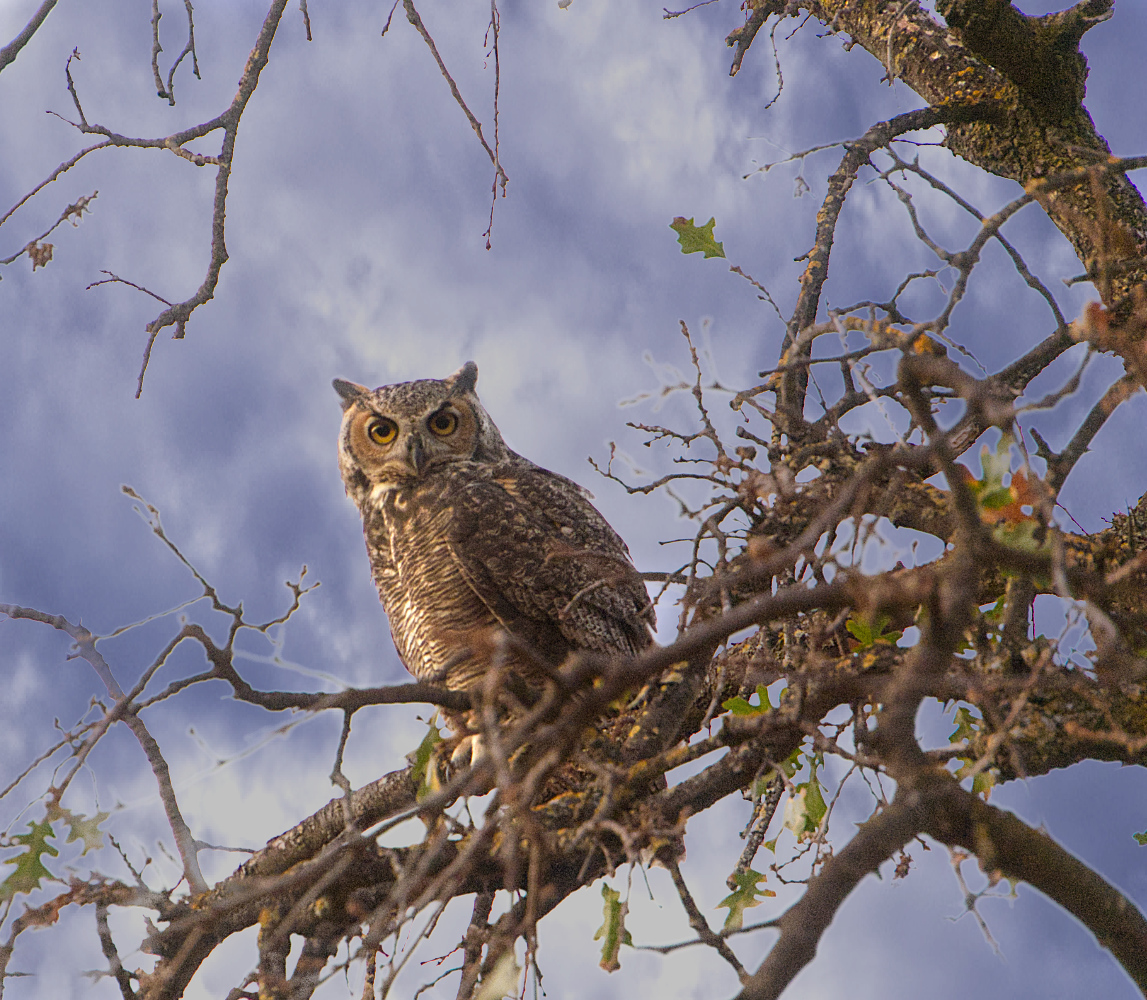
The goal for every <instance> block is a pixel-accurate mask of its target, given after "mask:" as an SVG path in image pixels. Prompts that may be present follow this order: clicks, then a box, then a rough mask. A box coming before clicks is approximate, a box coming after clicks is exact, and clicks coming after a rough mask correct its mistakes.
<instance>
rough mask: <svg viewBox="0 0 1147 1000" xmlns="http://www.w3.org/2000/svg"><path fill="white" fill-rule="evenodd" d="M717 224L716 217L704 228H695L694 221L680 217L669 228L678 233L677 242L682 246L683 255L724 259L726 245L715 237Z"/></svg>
mask: <svg viewBox="0 0 1147 1000" xmlns="http://www.w3.org/2000/svg"><path fill="white" fill-rule="evenodd" d="M716 224H717V218H716V216H714V217H713V218H712V219H710V220H709V221H708V222H706V223H705V225H703V226H695V225H693V220H692V219H686V218H685V217H684V216H681V215H679V216H677V218H675V219H674V220H673V221H672V222H671V223H669V228H670V229H672V230H674V231H675V232H676V233H677V242H678V243H680V244H681V252H682V253H703V254H704V255H705V256H706V257H724V256H725V244H723V243H718V242H717V241H716V239H714V237H713V227H714V226H715V225H716Z"/></svg>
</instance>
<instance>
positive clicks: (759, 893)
mask: <svg viewBox="0 0 1147 1000" xmlns="http://www.w3.org/2000/svg"><path fill="white" fill-rule="evenodd" d="M774 843H775V842H774ZM729 878H730V880H731V881H732V882H733V884H734V885H736V887H737V888H736V889H734V890H733V891H732V892H731V893H729V895H728V896H726V897H725V898H724V899H722V900H721V902H719V903H718V904H717V909H718V910H719V909H721V908H722V907H727V908H728V910H729V915H728V916H727V917H725V930H727V931H739V930H740V929H741V928H742V927H744V925H745V911H746V910H748V909H751V908H752V907H754V906H760V905H761V901H762V900H763V899H766V898H767V897H769V896H775V895H776V893H775V892H773V890H772V889H758V888H757V886H758V885H759V884H760V883H761V882H763V881H764V880H765V876H764V875H762V874H761V873H760V872H755V871H753V869H752V868H750V869H748V871H743V872H733V874H732V875H730V876H729Z"/></svg>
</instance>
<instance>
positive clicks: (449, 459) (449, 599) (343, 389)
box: [334, 361, 654, 690]
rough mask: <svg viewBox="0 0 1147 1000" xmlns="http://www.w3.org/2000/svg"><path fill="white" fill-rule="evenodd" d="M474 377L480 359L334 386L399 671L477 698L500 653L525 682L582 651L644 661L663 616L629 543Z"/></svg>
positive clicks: (348, 477)
mask: <svg viewBox="0 0 1147 1000" xmlns="http://www.w3.org/2000/svg"><path fill="white" fill-rule="evenodd" d="M477 381H478V367H477V365H475V364H474V363H473V362H472V361H471V362H467V363H466V364H465V365H463V366H462V368H460V369H459V370H458V371H457V372H455V373H454V374H453V375H451V376H450V377H449V378H445V379H422V380H419V381H417V382H401V383H398V384H397V385H384V386H381V387H380V388H378V389H373V390H372V389H368V388H366V387H365V386H361V385H356V384H354V383H353V382H346V381H344V380H342V379H336V380H335V381H334V387H335V389H336V390H337V392H338V394H339V396H340V397H342V406H343V419H342V428H341V430H340V432H339V448H338V460H339V469H340V471H341V472H342V478H343V483H344V484H345V485H346V492H347V495H348V496H349V497H350V498H351V499H352V500H353V501H354V502H355V505H356V506H357V507H358V509H359V513H360V514H361V515H362V527H363V534H364V536H365V537H366V549H367V554H368V555H369V557H370V568H371V573H372V575H373V577H374V582H375V584H376V585H377V587H378V594H379V597H380V598H381V600H382V605H383V607H384V609H385V610H386V615H387V618H388V619H389V621H390V630H391V634H392V635H393V637H394V644H395V646H396V647H397V649H398V655H399V656H400V657H401V659H402V662H403V664H404V665H405V666H406V668H407V670H409V671H410V673H412V674H413V675H414V676H415V677H416V678H418V679H419V680H423V681H430V682H434V683H440V684H444V685H445V686H446V687H448V688H450V689H453V690H472V689H474V688H476V687H479V686H480V685H481V684H482V682H483V680H484V678H485V677H486V675H487V673H488V671H489V670H490V669H491V666H492V658H493V656H494V655H495V653H494V651H495V650H499V651H500V652H498V653H497V654H496V655H498V656H501V657H504V658H505V657H509V658H510V660H509V661H507V660H506V659H503V660H501V661H500V662H502V663H506V662H509V667H510V671H511V673H516V674H517V676H519V677H524V678H525V679H526V681H527V682H528V681H529V679H530V675H531V670H532V671H533V674H534V679H535V681H536V680H537V672H538V669H539V668H538V667H537V663H538V662H541V663H543V664H546V665H548V666H549V667H556V666H558V665H560V664H561V663H562V661H563V660H564V659H565V658H566V657H567V656H568V655H569V654H570V653H572V652H575V651H577V650H591V651H593V652H598V653H606V654H609V653H625V654H634V653H637V652H639V651H641V650H642V649H645V648H646V647H647V646H649V645H650V644H651V643H652V641H653V640H652V635H651V629H652V627H653V625H654V615H653V610H652V607H651V605H650V601H649V597H648V595H647V593H646V590H645V585H644V583H643V582H642V580H641V577H640V576H639V575H638V573H637V571H636V570H635V569H634V567H633V563H632V562H631V561H630V558H629V550H628V549H627V548H626V545H625V543H624V542H623V541H622V540H621V538H619V537H618V535H617V532H615V531H614V530H613V529H612V528H611V527H610V526H609V524H608V523H607V522H606V520H605V518H604V517H602V516H601V514H600V513H599V512H598V511H597V509H596V508H595V507H594V506H593V504H591V503H590V501H589V499H588V494H587V493H586V491H585V490H583V489H581V488H580V487H579V486H577V485H576V484H575V483H573V482H572V481H571V480H569V479H566V478H565V477H564V476H559V475H558V474H557V473H554V472H549V471H547V470H546V469H543V468H541V467H540V466H537V465H535V464H534V463H533V462H531V461H529V460H528V459H526V458H523V457H522V456H521V455H518V454H517V453H515V452H513V451H511V450H510V449H509V448H508V447H507V446H506V443H505V442H504V441H503V440H502V435H501V434H500V433H499V432H498V428H497V427H496V426H495V425H494V421H493V420H492V419H491V418H490V415H489V414H488V413H487V412H486V410H485V409H484V408H483V406H482V404H481V402H479V400H478V396H477V395H476V393H475V391H474V390H475V386H476V384H477ZM499 637H502V638H503V639H505V638H509V639H511V640H514V641H512V642H505V641H502V642H498V641H496V640H497V639H498V638H499ZM515 650H517V651H518V652H517V654H515V652H514V651H515ZM523 650H528V651H529V652H528V654H527V653H523V652H522V651H523ZM507 651H508V652H507ZM515 655H516V656H517V659H516V660H514V659H513V657H514V656H515ZM531 664H533V666H532V667H531Z"/></svg>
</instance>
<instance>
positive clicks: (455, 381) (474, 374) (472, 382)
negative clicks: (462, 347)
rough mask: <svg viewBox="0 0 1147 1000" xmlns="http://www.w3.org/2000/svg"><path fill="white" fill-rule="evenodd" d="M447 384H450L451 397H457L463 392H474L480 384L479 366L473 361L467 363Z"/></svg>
mask: <svg viewBox="0 0 1147 1000" xmlns="http://www.w3.org/2000/svg"><path fill="white" fill-rule="evenodd" d="M446 381H447V382H449V383H450V395H451V396H456V395H459V394H460V393H463V392H473V391H474V386H476V385H477V384H478V366H477V365H476V364H474V362H473V361H467V362H466V364H464V365H463V366H462V367H461V368H459V369H458V370H457V371H456V372H455V373H454V374H453V375H451V376H450V377H449V378H448V379H446Z"/></svg>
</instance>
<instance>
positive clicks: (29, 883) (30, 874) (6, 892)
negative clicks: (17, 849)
mask: <svg viewBox="0 0 1147 1000" xmlns="http://www.w3.org/2000/svg"><path fill="white" fill-rule="evenodd" d="M54 836H55V833H54V832H53V830H52V824H51V823H49V822H48V820H44V821H43V822H42V823H29V824H28V833H17V834H14V835H13V836H12V838H11V839H12V842H13V843H14V844H19V845H20V846H21V847H24V848H26V850H25V851H24V852H23V853H22V854H17V855H16V857H14V858H9V859H8V860H7V861H5V862H4V863H5V864H8V865H15V867H16V870H15V871H13V872H12V873H11V874H10V875H9V876H8V877H7V878H6V879H4V881H3V882H0V899H11V898H12V897H13V896H15V895H16V893H18V892H31V891H32V890H33V889H39V888H40V880H41V879H45V878H52V877H53V876H52V873H51V872H50V871H48V869H47V868H45V867H44V863H43V862H42V861H41V860H40V858H41V856H42V855H45V854H46V855H48V857H50V858H55V857H59V855H60V852H59V851H57V850H56V848H54V847H53V846H52V845H51V844H49V843H48V838H49V837H54Z"/></svg>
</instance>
